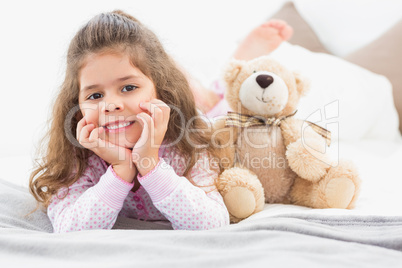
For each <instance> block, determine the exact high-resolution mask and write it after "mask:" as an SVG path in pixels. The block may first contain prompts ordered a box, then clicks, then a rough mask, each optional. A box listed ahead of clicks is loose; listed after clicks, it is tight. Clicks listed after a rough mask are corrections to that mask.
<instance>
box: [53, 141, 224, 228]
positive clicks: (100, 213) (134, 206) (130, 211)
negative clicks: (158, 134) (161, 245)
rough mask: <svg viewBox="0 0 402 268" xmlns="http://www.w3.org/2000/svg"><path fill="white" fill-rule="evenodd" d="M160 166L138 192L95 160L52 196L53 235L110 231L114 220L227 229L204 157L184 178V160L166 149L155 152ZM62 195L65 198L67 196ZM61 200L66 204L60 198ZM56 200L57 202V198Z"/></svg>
mask: <svg viewBox="0 0 402 268" xmlns="http://www.w3.org/2000/svg"><path fill="white" fill-rule="evenodd" d="M159 159H160V161H159V163H158V165H157V166H156V167H155V168H154V169H153V170H152V171H150V172H149V173H148V174H146V175H145V176H143V177H142V176H140V175H139V176H138V181H139V182H140V184H141V186H140V188H139V189H138V190H137V191H135V192H132V191H131V189H132V188H133V186H134V182H133V183H128V182H126V181H124V180H123V179H121V178H119V177H118V176H117V175H116V174H115V172H114V171H113V169H112V167H111V166H107V164H106V162H105V161H103V160H102V159H101V158H100V157H98V156H97V155H95V154H94V155H92V156H91V157H89V159H88V167H87V168H86V170H85V172H84V173H83V175H82V176H81V178H80V179H79V180H77V181H76V182H75V183H74V184H73V185H71V186H70V187H69V191H67V189H66V188H64V189H61V190H60V191H59V192H58V194H57V195H55V196H53V198H52V200H51V203H50V204H49V206H48V209H47V213H48V216H49V218H50V220H51V222H52V225H53V229H54V232H57V233H60V232H71V231H79V230H89V229H111V228H112V227H113V225H114V223H115V221H116V218H117V216H118V215H119V216H123V217H129V218H136V219H141V220H165V221H166V220H168V221H170V223H171V225H172V227H173V228H174V229H186V230H205V229H211V228H216V227H220V226H224V225H228V224H229V213H228V211H227V209H226V206H225V204H224V202H223V199H222V197H221V195H220V194H219V192H218V191H217V189H216V187H215V185H214V182H215V179H216V178H217V176H218V173H217V171H216V169H214V168H212V167H211V166H210V163H209V159H208V157H207V154H206V153H203V154H201V155H200V157H199V159H198V161H197V162H196V164H195V165H194V167H193V168H192V169H191V171H190V177H191V179H192V182H190V181H189V180H188V179H187V178H185V177H183V176H182V175H183V173H184V171H185V168H186V165H185V164H186V160H185V159H184V158H183V157H181V156H180V155H179V154H177V153H175V150H172V149H171V148H161V149H160V150H159ZM66 194H67V195H66ZM65 195H66V197H65V198H62V197H64V196H65ZM59 197H60V198H59Z"/></svg>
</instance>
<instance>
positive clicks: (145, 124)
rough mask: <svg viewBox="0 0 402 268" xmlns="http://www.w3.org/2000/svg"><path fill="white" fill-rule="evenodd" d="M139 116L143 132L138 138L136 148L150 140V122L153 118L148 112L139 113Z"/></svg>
mask: <svg viewBox="0 0 402 268" xmlns="http://www.w3.org/2000/svg"><path fill="white" fill-rule="evenodd" d="M137 118H138V121H139V122H140V124H141V126H142V132H141V136H140V138H139V139H138V141H137V142H136V144H135V148H141V147H142V146H144V145H145V144H146V143H147V142H148V140H149V133H151V131H150V127H149V126H150V124H151V123H150V122H151V120H152V118H151V116H149V115H148V114H146V113H140V114H138V115H137Z"/></svg>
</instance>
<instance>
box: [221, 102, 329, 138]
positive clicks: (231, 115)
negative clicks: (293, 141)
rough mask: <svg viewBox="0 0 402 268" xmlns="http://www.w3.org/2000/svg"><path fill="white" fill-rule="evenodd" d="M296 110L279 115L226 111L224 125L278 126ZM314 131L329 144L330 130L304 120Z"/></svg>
mask: <svg viewBox="0 0 402 268" xmlns="http://www.w3.org/2000/svg"><path fill="white" fill-rule="evenodd" d="M296 112H297V110H296V111H295V112H294V113H293V114H290V115H287V116H281V117H278V118H276V117H269V118H267V117H263V116H253V115H247V114H239V113H235V112H230V111H229V112H228V114H227V118H226V121H225V127H240V128H246V127H254V126H278V127H279V126H280V125H281V122H282V121H283V120H285V119H286V118H288V117H291V116H294V115H295V114H296ZM304 122H306V123H307V124H308V125H309V126H310V127H311V128H312V129H313V130H314V131H315V132H317V133H318V134H319V135H321V136H322V137H323V138H324V139H325V142H326V144H327V146H330V145H331V131H329V130H327V129H325V128H323V127H320V126H319V125H316V124H314V123H312V122H310V121H306V120H304Z"/></svg>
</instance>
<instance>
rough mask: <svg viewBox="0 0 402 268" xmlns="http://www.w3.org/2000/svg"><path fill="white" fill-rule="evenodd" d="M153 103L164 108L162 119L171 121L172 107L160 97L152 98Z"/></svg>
mask: <svg viewBox="0 0 402 268" xmlns="http://www.w3.org/2000/svg"><path fill="white" fill-rule="evenodd" d="M151 103H153V104H155V105H157V106H158V108H159V109H161V110H162V113H163V118H162V121H163V122H165V123H166V124H167V123H168V122H167V121H169V118H170V107H169V106H168V105H167V104H166V103H164V102H163V101H161V100H159V99H153V100H151Z"/></svg>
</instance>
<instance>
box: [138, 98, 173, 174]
mask: <svg viewBox="0 0 402 268" xmlns="http://www.w3.org/2000/svg"><path fill="white" fill-rule="evenodd" d="M140 108H141V109H143V110H145V111H146V112H143V113H140V114H137V118H138V119H139V122H140V123H141V125H142V127H143V129H142V133H141V136H140V138H139V139H138V141H137V142H136V144H135V145H134V148H133V151H132V156H133V158H132V159H133V162H134V164H135V165H136V166H137V169H138V172H139V173H140V174H141V175H142V176H144V175H145V174H147V173H148V172H149V171H151V170H152V169H154V168H155V166H156V165H157V164H158V162H159V156H158V153H159V148H160V146H161V144H162V142H163V139H164V137H165V133H166V131H167V126H168V123H169V118H170V108H169V106H167V105H166V104H165V103H164V102H163V101H161V100H158V99H153V100H151V101H149V102H145V103H140Z"/></svg>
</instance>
